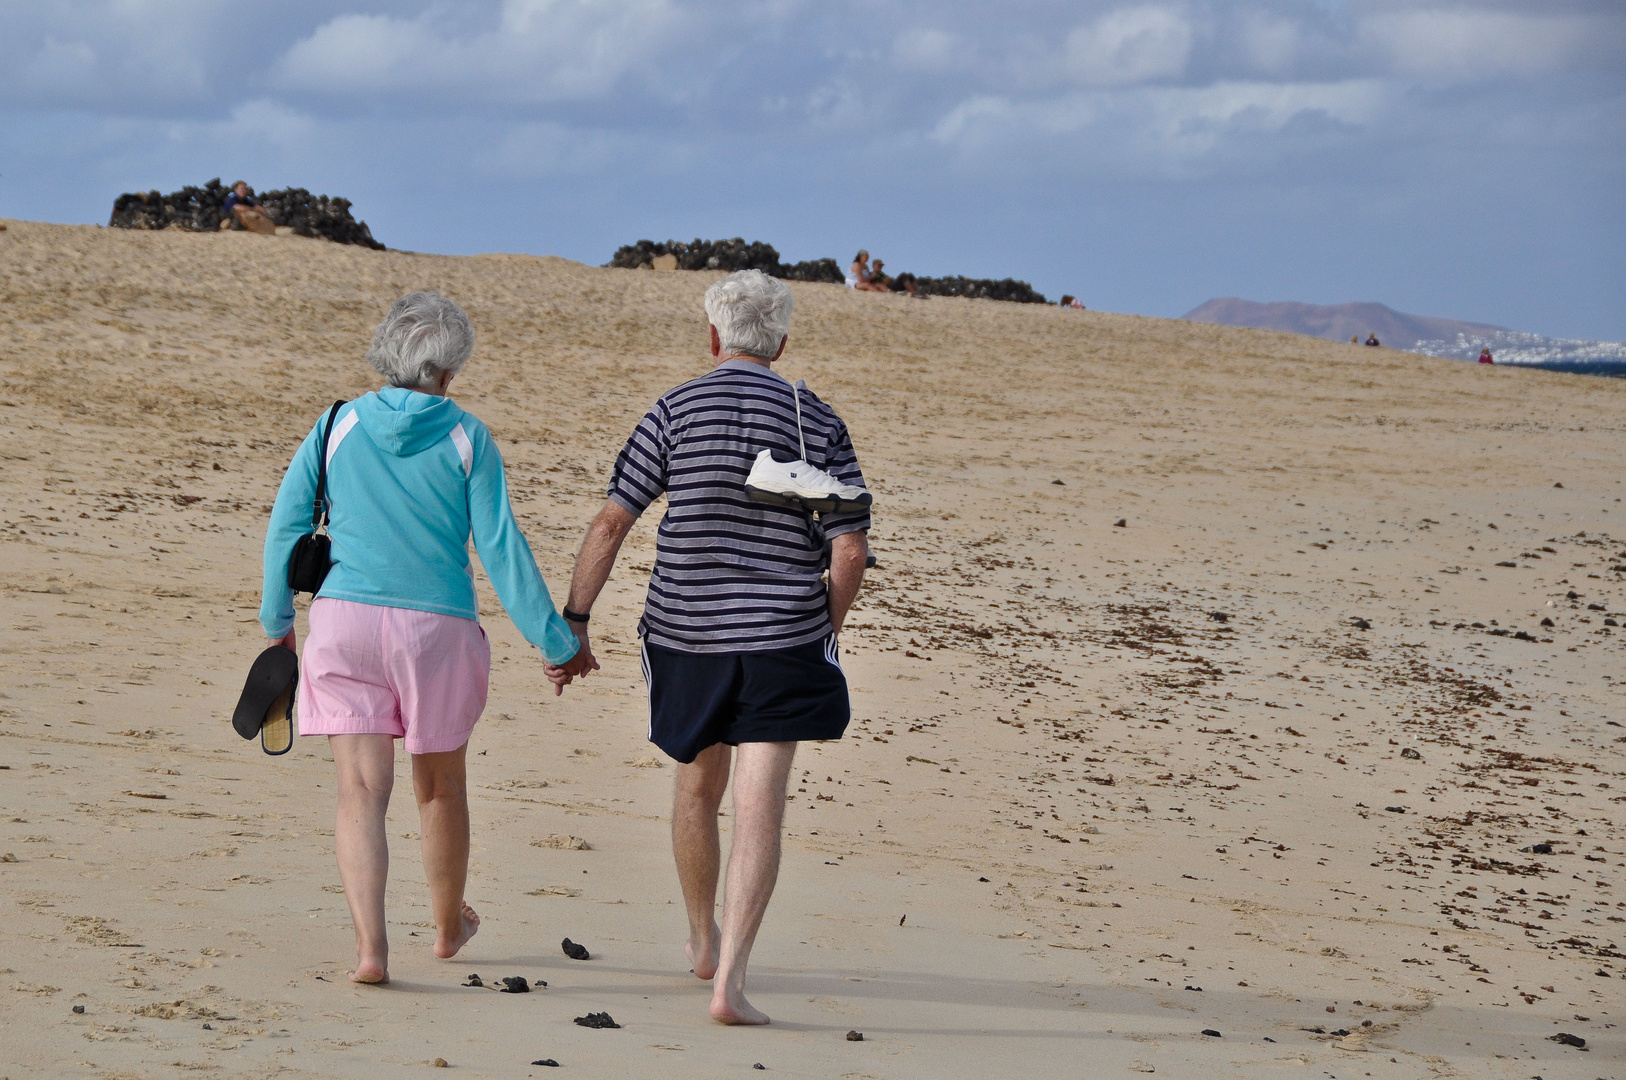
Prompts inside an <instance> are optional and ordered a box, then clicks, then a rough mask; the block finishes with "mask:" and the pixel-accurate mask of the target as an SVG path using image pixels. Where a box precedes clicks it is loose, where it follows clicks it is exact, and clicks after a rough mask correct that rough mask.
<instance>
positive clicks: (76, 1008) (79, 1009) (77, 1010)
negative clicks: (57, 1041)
mask: <svg viewBox="0 0 1626 1080" xmlns="http://www.w3.org/2000/svg"><path fill="white" fill-rule="evenodd" d="M73 1011H74V1012H75V1013H77V1014H78V1015H80V1016H83V1015H84V1014H85V1007H84V1006H83V1005H75V1006H74V1007H73Z"/></svg>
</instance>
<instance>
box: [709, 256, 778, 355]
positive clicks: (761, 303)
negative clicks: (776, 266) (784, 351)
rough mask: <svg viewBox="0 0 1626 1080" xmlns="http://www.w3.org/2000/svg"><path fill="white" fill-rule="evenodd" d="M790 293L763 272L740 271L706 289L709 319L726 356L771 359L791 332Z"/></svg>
mask: <svg viewBox="0 0 1626 1080" xmlns="http://www.w3.org/2000/svg"><path fill="white" fill-rule="evenodd" d="M792 307H794V302H793V301H792V300H791V296H790V290H789V289H788V288H786V287H785V283H784V282H782V281H778V280H775V279H774V278H771V277H769V276H768V275H767V274H764V273H763V272H762V271H761V270H736V271H735V272H734V273H732V274H730V275H728V276H727V277H725V278H724V279H723V280H721V281H719V282H717V283H716V284H715V285H713V286H712V287H711V288H709V289H707V290H706V318H708V319H710V320H711V325H713V326H715V327H716V328H717V339H718V340H719V341H720V342H722V346H723V354H724V355H727V354H729V353H738V354H741V355H744V356H754V357H756V358H757V359H759V360H768V359H771V358H772V357H773V355H774V354H775V353H777V352H778V351H779V343H780V342H781V341H784V340H785V336H786V335H787V334H789V333H790V313H791V309H792Z"/></svg>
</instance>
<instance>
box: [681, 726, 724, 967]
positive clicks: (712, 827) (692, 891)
mask: <svg viewBox="0 0 1626 1080" xmlns="http://www.w3.org/2000/svg"><path fill="white" fill-rule="evenodd" d="M730 758H731V752H730V748H729V747H728V746H727V745H725V744H723V743H718V744H716V745H715V746H708V747H706V749H704V750H702V751H700V754H699V755H698V756H697V757H696V758H695V759H694V761H693V762H692V763H690V764H688V765H679V766H678V770H677V793H676V795H675V796H674V798H673V801H672V854H673V855H674V856H675V857H676V859H677V871H678V882H679V883H680V884H681V885H682V886H683V904H684V907H686V908H687V909H688V912H689V940H688V941H687V942H686V943H685V944H684V946H683V951H684V952H685V953H687V954H688V957H689V963H690V965H691V966H692V967H693V969H694V973H695V976H696V977H697V978H701V979H710V978H711V977H712V976H713V975H716V974H717V950H718V940H719V937H720V936H721V931H719V930H718V929H717V875H718V872H719V871H720V869H721V867H722V854H721V849H720V846H719V843H718V838H717V809H718V807H720V806H722V804H723V792H724V791H726V790H727V789H728V766H729V761H730Z"/></svg>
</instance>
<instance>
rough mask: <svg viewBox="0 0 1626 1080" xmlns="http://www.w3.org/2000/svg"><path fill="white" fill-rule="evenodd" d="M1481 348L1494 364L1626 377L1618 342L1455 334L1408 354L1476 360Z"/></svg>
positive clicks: (1624, 351) (1514, 333)
mask: <svg viewBox="0 0 1626 1080" xmlns="http://www.w3.org/2000/svg"><path fill="white" fill-rule="evenodd" d="M1481 349H1489V350H1490V351H1491V356H1492V357H1494V358H1495V360H1496V362H1497V363H1498V364H1507V365H1518V366H1520V367H1538V368H1544V369H1546V370H1548V371H1566V372H1569V373H1571V374H1573V375H1607V376H1611V377H1613V378H1617V379H1618V378H1626V343H1622V342H1619V341H1581V340H1578V339H1574V338H1550V337H1543V336H1541V335H1540V334H1527V333H1523V332H1522V331H1518V330H1498V331H1496V332H1494V333H1487V334H1458V335H1457V336H1456V338H1455V340H1451V339H1440V340H1435V341H1419V342H1418V343H1417V344H1415V345H1413V346H1412V347H1411V350H1410V351H1411V352H1420V353H1425V354H1427V355H1428V356H1447V357H1450V358H1452V359H1454V360H1468V361H1476V360H1478V359H1479V352H1480V350H1481Z"/></svg>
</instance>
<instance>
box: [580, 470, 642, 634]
mask: <svg viewBox="0 0 1626 1080" xmlns="http://www.w3.org/2000/svg"><path fill="white" fill-rule="evenodd" d="M637 520H638V519H637V518H636V517H634V516H633V515H632V511H630V510H628V509H627V508H626V507H624V506H622V505H621V504H620V503H618V502H616V501H615V500H614V499H610V500H607V501H606V502H605V503H604V508H603V509H601V510H600V511H599V512H598V516H597V517H595V518H594V519H593V523H592V524H591V525H589V526H588V527H587V535H586V536H585V537H583V538H582V548H581V551H579V552H578V553H577V554H576V570H575V572H574V573H572V574H571V576H570V600H569V601H568V603H567V605H566V606H568V607H569V608H570V610H571V611H574V612H576V613H577V614H580V615H586V614H587V613H588V612H590V611H592V610H593V602H594V601H596V600H597V599H598V594H599V593H600V592H602V591H603V589H604V583H605V582H606V581H608V580H609V579H610V568H611V567H613V566H614V565H615V557H616V556H617V555H618V554H620V553H621V543H622V541H624V540H626V538H627V532H628V531H629V530H630V529H631V528H632V523H633V522H635V521H637ZM573 625H576V626H580V625H581V624H580V623H575V624H573Z"/></svg>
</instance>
